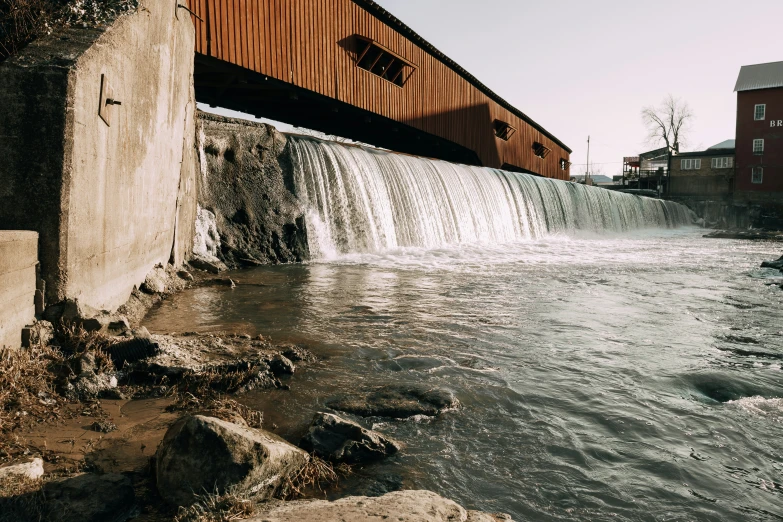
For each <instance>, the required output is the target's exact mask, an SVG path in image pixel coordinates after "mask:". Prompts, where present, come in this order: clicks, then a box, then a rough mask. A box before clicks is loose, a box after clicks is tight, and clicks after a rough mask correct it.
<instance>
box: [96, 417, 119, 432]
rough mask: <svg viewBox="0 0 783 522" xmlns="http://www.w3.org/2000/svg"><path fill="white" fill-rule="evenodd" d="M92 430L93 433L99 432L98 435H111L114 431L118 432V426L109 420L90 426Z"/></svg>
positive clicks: (99, 421)
mask: <svg viewBox="0 0 783 522" xmlns="http://www.w3.org/2000/svg"><path fill="white" fill-rule="evenodd" d="M90 428H91V429H92V431H97V432H98V433H111V432H112V431H117V425H116V424H114V423H113V422H111V421H107V420H98V421H95V422H93V423H92V425H90Z"/></svg>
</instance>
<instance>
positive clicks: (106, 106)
mask: <svg viewBox="0 0 783 522" xmlns="http://www.w3.org/2000/svg"><path fill="white" fill-rule="evenodd" d="M113 105H122V102H121V101H119V100H117V99H115V98H114V89H112V87H111V84H110V83H109V79H108V78H106V75H105V74H101V101H100V105H99V106H98V116H100V117H101V119H102V120H103V121H104V123H106V125H108V126H109V127H111V113H112V112H113V110H112V106H113Z"/></svg>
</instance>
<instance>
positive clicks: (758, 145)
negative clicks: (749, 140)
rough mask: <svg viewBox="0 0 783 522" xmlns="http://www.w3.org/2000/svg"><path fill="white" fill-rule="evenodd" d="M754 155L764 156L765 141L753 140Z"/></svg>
mask: <svg viewBox="0 0 783 522" xmlns="http://www.w3.org/2000/svg"><path fill="white" fill-rule="evenodd" d="M753 154H755V155H756V156H761V155H762V154H764V139H756V140H753Z"/></svg>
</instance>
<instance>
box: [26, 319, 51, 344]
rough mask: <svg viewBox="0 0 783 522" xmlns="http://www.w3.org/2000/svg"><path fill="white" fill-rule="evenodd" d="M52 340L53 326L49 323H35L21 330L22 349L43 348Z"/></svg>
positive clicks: (42, 321)
mask: <svg viewBox="0 0 783 522" xmlns="http://www.w3.org/2000/svg"><path fill="white" fill-rule="evenodd" d="M53 338H54V326H53V325H52V323H50V322H49V321H45V320H41V321H36V322H35V323H33V324H32V325H31V326H26V327H25V328H24V329H23V330H22V347H24V348H29V347H31V346H44V345H47V344H49V343H50V342H51V340H52V339H53Z"/></svg>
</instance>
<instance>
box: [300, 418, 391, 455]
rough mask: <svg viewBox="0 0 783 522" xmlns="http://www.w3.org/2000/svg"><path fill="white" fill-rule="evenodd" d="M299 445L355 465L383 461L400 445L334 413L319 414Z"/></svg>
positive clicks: (317, 453)
mask: <svg viewBox="0 0 783 522" xmlns="http://www.w3.org/2000/svg"><path fill="white" fill-rule="evenodd" d="M300 446H301V447H302V448H303V449H305V450H307V451H311V452H315V454H316V455H318V456H319V457H322V458H324V459H326V460H329V461H332V462H346V463H348V464H355V463H359V462H369V461H373V460H380V459H382V458H384V457H388V456H389V455H393V454H395V453H397V451H399V449H400V446H399V444H398V443H397V442H396V441H393V440H391V439H389V438H387V437H386V436H384V435H383V434H381V433H378V432H377V431H372V430H367V429H365V428H363V427H362V426H360V425H359V424H357V423H355V422H353V421H350V420H347V419H343V418H342V417H338V416H337V415H333V414H331V413H316V414H315V417H314V418H313V422H312V424H311V425H310V431H308V432H307V434H306V435H305V436H304V437H303V438H302V442H301V443H300Z"/></svg>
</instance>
